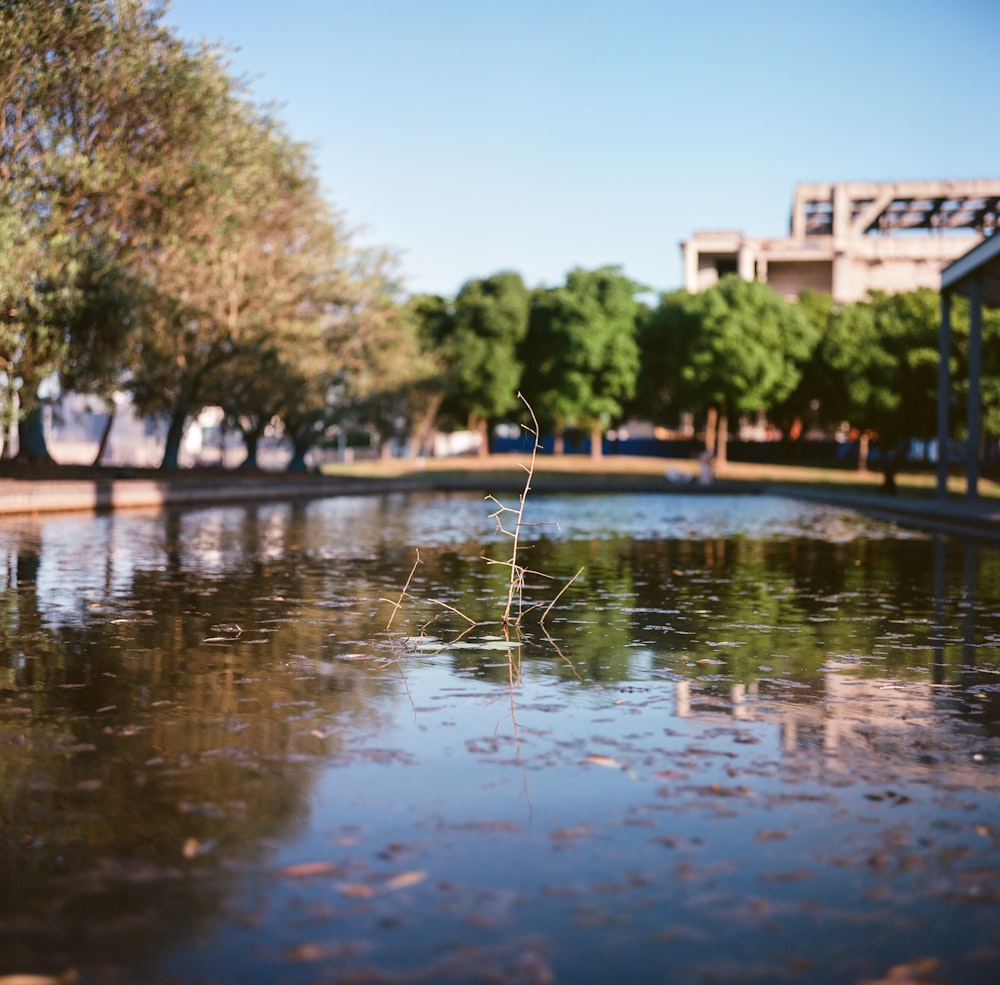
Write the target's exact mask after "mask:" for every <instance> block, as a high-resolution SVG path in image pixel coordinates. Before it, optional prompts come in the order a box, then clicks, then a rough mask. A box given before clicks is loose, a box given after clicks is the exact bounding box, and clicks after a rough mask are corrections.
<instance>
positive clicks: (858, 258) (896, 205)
mask: <svg viewBox="0 0 1000 985" xmlns="http://www.w3.org/2000/svg"><path fill="white" fill-rule="evenodd" d="M998 224H1000V179H982V180H967V181H906V182H837V183H813V184H799V185H796V186H795V197H794V202H793V205H792V217H791V229H790V234H789V236H787V237H783V238H765V237H758V236H750V235H747V234H745V233H742V232H736V231H708V232H696V233H694V234H693V235H692V236H691V238H690V239H688V240H686V241H685V242H684V243H682V244H681V248H682V250H683V254H684V287H685V288H686V289H687V290H688V291H691V292H697V291H703V290H705V289H706V288H708V287H711V286H712V284H714V283H715V282H716V281H717V280H718V279H719V278H720V277H722V276H724V275H725V274H728V273H735V274H739V275H740V277H743V278H744V279H745V280H753V279H756V280H760V281H765V282H766V283H768V284H770V285H771V286H772V287H773V288H774V289H775V290H776V291H777V292H778V293H779V294H782V295H784V296H785V297H787V298H789V299H795V298H797V297H798V296H799V294H801V293H802V291H805V290H811V291H823V292H825V293H827V294H831V295H832V296H833V299H834V300H835V301H837V302H840V303H845V302H849V301H858V300H862V299H864V298H865V297H866V296H867V295H868V292H869V291H871V290H878V291H885V292H887V293H890V294H895V293H899V292H901V291H911V290H915V289H917V288H919V287H930V288H933V289H934V290H937V289H938V288H939V287H940V285H941V271H942V269H943V268H944V267H946V266H947V265H948V264H949V263H951V262H952V261H953V260H955V259H956V258H957V257H959V256H961V255H962V254H964V253H966V252H967V251H968V250H970V249H971V248H972V247H974V246H975V245H976V244H977V243H979V242H980V241H981V240H982V239H983V237H984V236H985V235H987V234H989V233H991V232H992V231H993V230H995V229H996V228H997V226H998Z"/></svg>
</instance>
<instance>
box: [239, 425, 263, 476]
mask: <svg viewBox="0 0 1000 985" xmlns="http://www.w3.org/2000/svg"><path fill="white" fill-rule="evenodd" d="M263 430H264V429H263V428H248V429H247V430H243V428H240V434H242V435H243V446H244V447H245V448H246V450H247V457H246V458H244V459H243V461H242V462H240V468H241V469H255V468H257V449H258V448H259V447H260V436H261V434H262V433H263Z"/></svg>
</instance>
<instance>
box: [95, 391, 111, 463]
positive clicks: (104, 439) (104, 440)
mask: <svg viewBox="0 0 1000 985" xmlns="http://www.w3.org/2000/svg"><path fill="white" fill-rule="evenodd" d="M104 407H105V409H106V410H107V412H108V420H107V423H106V424H105V425H104V430H103V431H102V432H101V440H100V443H99V444H98V446H97V454H96V455H95V456H94V461H93V464H94V465H95V466H97V465H100V464H101V459H102V458H103V457H104V453H105V452H106V451H107V449H108V439H109V438H110V437H111V429H112V428H113V427H114V426H115V402H114V401H113V400H107V401H105V403H104Z"/></svg>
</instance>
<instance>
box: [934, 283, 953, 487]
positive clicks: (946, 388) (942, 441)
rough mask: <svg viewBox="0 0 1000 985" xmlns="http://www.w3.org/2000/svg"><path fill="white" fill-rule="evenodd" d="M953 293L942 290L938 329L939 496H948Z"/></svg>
mask: <svg viewBox="0 0 1000 985" xmlns="http://www.w3.org/2000/svg"><path fill="white" fill-rule="evenodd" d="M950 360H951V295H950V294H949V293H948V292H947V291H942V292H941V327H940V329H939V330H938V386H937V443H938V461H937V496H938V499H946V498H947V496H948V424H949V421H950V417H949V414H948V409H949V408H948V405H949V403H950V402H951V370H950V366H949V362H950Z"/></svg>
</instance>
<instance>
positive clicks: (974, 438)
mask: <svg viewBox="0 0 1000 985" xmlns="http://www.w3.org/2000/svg"><path fill="white" fill-rule="evenodd" d="M982 357H983V280H982V275H981V274H975V275H974V276H973V278H972V282H971V283H970V284H969V403H968V408H967V410H966V415H967V417H968V431H969V448H968V451H967V452H966V458H965V475H966V490H965V494H966V496H968V497H969V498H970V499H974V498H975V497H976V496H978V495H979V488H978V484H979V431H980V429H979V420H980V406H979V402H980V385H979V378H980V375H981V370H982Z"/></svg>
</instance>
